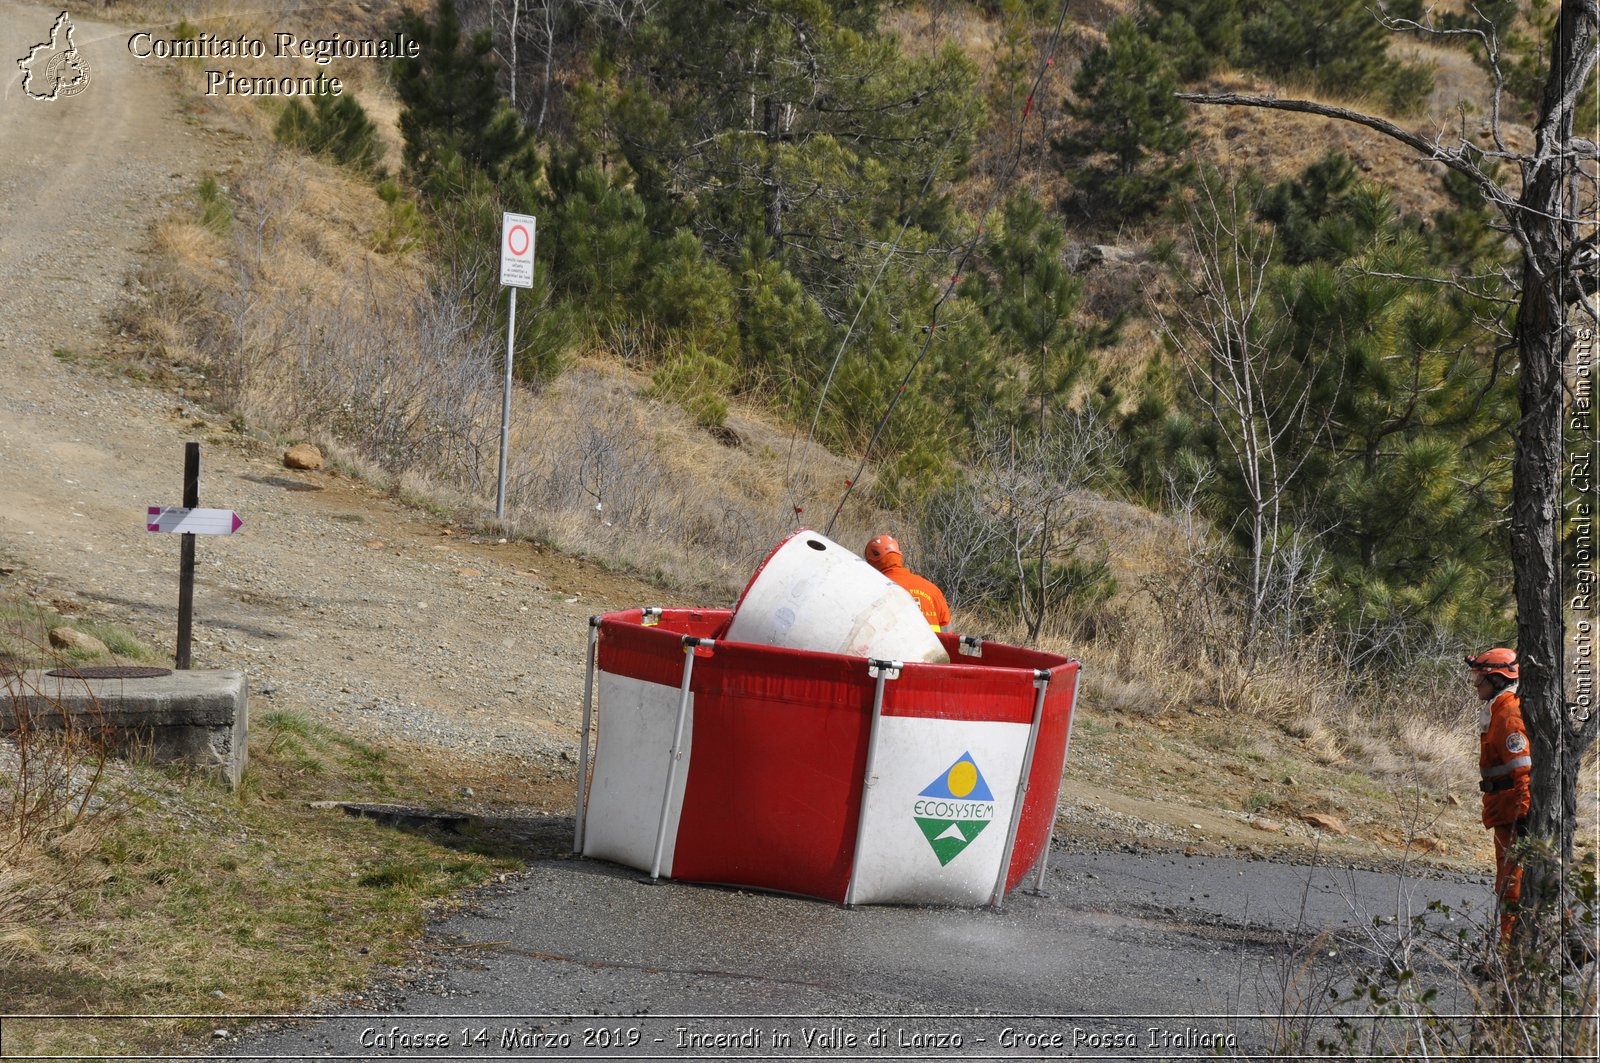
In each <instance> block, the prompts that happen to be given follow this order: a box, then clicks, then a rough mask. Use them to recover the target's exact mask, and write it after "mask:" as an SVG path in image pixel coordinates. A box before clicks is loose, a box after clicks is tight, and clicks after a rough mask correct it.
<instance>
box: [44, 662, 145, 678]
mask: <svg viewBox="0 0 1600 1063" xmlns="http://www.w3.org/2000/svg"><path fill="white" fill-rule="evenodd" d="M171 674H172V669H171V668H142V667H139V666H138V665H131V664H103V665H93V666H91V667H88V668H52V669H50V671H48V672H46V673H45V675H53V676H55V677H57V678H58V679H158V678H160V677H161V676H164V675H171Z"/></svg>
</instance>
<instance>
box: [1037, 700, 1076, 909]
mask: <svg viewBox="0 0 1600 1063" xmlns="http://www.w3.org/2000/svg"><path fill="white" fill-rule="evenodd" d="M1072 701H1073V705H1072V709H1071V711H1070V712H1068V713H1067V741H1066V744H1065V745H1064V746H1063V747H1062V749H1061V767H1060V768H1058V769H1057V774H1056V778H1057V780H1058V781H1057V782H1056V803H1055V806H1054V807H1053V808H1052V809H1051V810H1050V825H1049V827H1048V828H1046V830H1045V833H1044V851H1043V852H1041V853H1040V854H1039V877H1038V878H1036V879H1034V880H1033V889H1032V890H1031V891H1030V892H1032V893H1033V895H1034V896H1035V897H1044V896H1047V894H1046V893H1045V892H1044V873H1045V871H1046V870H1048V869H1049V867H1050V841H1051V839H1053V838H1054V837H1055V835H1056V817H1057V816H1059V815H1061V783H1060V781H1059V780H1060V778H1061V776H1062V775H1063V774H1065V773H1066V770H1067V758H1068V757H1070V756H1071V755H1072V725H1073V723H1075V722H1076V721H1077V719H1078V705H1077V701H1078V699H1077V698H1073V699H1072Z"/></svg>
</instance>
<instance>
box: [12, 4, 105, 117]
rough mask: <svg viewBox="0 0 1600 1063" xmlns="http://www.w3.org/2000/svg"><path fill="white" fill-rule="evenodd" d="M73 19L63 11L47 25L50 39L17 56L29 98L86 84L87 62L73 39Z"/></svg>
mask: <svg viewBox="0 0 1600 1063" xmlns="http://www.w3.org/2000/svg"><path fill="white" fill-rule="evenodd" d="M72 29H73V27H72V19H71V18H70V17H68V15H67V13H66V12H65V11H63V12H61V14H60V15H58V16H57V17H56V21H55V25H53V26H51V27H50V39H49V40H47V41H45V42H43V43H42V44H36V45H34V46H33V47H32V48H29V49H28V54H27V55H25V56H23V57H22V58H21V59H18V60H17V66H18V68H20V69H21V70H22V91H23V93H24V94H25V95H27V96H28V98H29V99H34V100H46V101H49V100H58V99H61V98H62V97H63V96H76V95H77V94H78V93H80V92H82V91H83V90H84V89H86V88H88V87H89V62H88V60H86V59H84V57H83V53H82V52H80V51H78V46H77V45H76V44H74V43H73V41H72Z"/></svg>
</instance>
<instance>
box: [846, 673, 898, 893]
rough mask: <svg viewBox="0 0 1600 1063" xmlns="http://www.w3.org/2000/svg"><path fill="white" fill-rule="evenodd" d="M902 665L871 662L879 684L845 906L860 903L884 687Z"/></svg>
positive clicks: (873, 706) (868, 744) (868, 740)
mask: <svg viewBox="0 0 1600 1063" xmlns="http://www.w3.org/2000/svg"><path fill="white" fill-rule="evenodd" d="M900 668H901V664H900V662H899V661H877V660H871V661H868V662H867V674H868V675H870V676H872V677H873V678H874V679H876V680H877V681H878V683H877V686H875V687H873V689H872V726H871V729H870V730H869V731H868V732H867V767H866V771H865V772H863V773H862V776H861V807H860V808H859V809H858V810H857V811H856V845H855V849H854V851H852V852H851V854H850V884H849V885H848V886H846V887H845V891H844V906H845V907H846V908H852V907H854V906H855V903H856V869H857V868H858V867H860V866H861V840H862V837H863V836H864V835H865V834H866V829H867V797H868V795H869V794H871V792H872V780H873V778H874V775H875V772H876V769H877V764H878V721H880V720H882V719H883V685H884V683H886V682H887V681H888V680H890V679H899V678H900Z"/></svg>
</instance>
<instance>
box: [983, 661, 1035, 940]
mask: <svg viewBox="0 0 1600 1063" xmlns="http://www.w3.org/2000/svg"><path fill="white" fill-rule="evenodd" d="M1033 685H1034V688H1035V689H1037V690H1038V691H1039V693H1038V695H1037V696H1036V697H1035V698H1034V699H1033V726H1032V727H1030V728H1029V729H1028V748H1027V749H1026V750H1024V751H1023V754H1022V775H1021V776H1020V777H1019V778H1018V779H1017V796H1016V799H1015V801H1014V802H1013V803H1012V806H1011V826H1010V827H1009V828H1007V830H1006V848H1005V852H1004V853H1002V854H1001V856H1000V873H999V874H998V875H997V876H995V880H994V892H993V893H991V894H990V895H989V907H991V908H993V909H995V910H997V911H998V910H999V908H1000V903H1001V901H1003V900H1004V899H1005V894H1006V874H1007V872H1009V871H1010V870H1011V853H1012V851H1013V850H1014V849H1015V848H1016V845H1017V831H1018V830H1019V829H1020V828H1021V827H1022V804H1023V802H1024V801H1026V800H1027V797H1028V778H1029V776H1030V775H1031V774H1032V772H1033V751H1034V749H1035V747H1037V746H1038V744H1039V725H1040V724H1041V723H1042V722H1043V721H1044V693H1045V691H1046V690H1047V689H1049V687H1050V673H1049V672H1046V671H1043V670H1038V669H1036V670H1035V671H1034V673H1033ZM1049 847H1050V842H1049V840H1048V836H1047V838H1046V841H1045V848H1046V849H1049Z"/></svg>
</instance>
